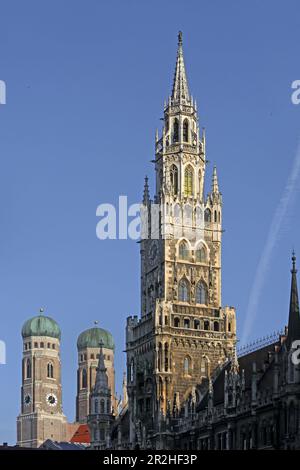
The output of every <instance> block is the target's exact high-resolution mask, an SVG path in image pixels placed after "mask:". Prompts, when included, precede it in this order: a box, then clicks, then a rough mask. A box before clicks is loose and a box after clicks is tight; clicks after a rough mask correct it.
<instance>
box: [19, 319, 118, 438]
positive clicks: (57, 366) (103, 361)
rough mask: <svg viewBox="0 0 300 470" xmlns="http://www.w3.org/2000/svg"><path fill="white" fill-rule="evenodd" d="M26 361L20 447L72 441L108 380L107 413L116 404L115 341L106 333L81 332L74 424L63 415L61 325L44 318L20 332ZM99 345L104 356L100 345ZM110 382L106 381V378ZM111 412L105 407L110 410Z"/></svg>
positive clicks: (85, 421) (23, 373)
mask: <svg viewBox="0 0 300 470" xmlns="http://www.w3.org/2000/svg"><path fill="white" fill-rule="evenodd" d="M22 337H23V361H22V387H21V413H20V415H19V416H18V419H17V442H18V445H20V446H22V447H39V446H40V445H42V444H43V443H44V442H45V440H46V439H51V440H53V441H58V442H62V441H68V440H69V439H70V437H71V436H72V435H73V433H74V431H75V429H76V423H77V426H78V425H79V424H83V423H87V421H88V417H89V416H90V415H91V414H92V411H93V410H92V402H93V392H94V391H95V388H96V384H97V381H98V382H99V381H100V380H101V377H102V376H103V369H105V377H106V378H107V390H109V414H111V415H112V414H113V411H114V410H115V408H116V406H117V403H116V397H115V370H114V348H115V346H114V340H113V337H112V335H111V334H110V333H109V332H108V331H106V330H103V329H102V328H98V327H94V328H91V329H89V330H86V331H84V332H83V333H81V334H80V335H79V337H78V340H77V350H78V370H77V396H76V423H72V424H69V423H67V420H66V417H65V415H64V414H63V410H62V384H61V360H60V339H61V331H60V328H59V326H58V324H57V323H56V322H55V321H54V320H53V319H52V318H50V317H47V316H45V315H43V312H42V311H41V312H40V315H38V316H36V317H33V318H31V319H29V320H28V321H26V322H25V324H24V326H23V328H22ZM100 344H101V346H102V347H101V351H100V350H99V345H100ZM104 380H106V379H104ZM106 410H107V407H106Z"/></svg>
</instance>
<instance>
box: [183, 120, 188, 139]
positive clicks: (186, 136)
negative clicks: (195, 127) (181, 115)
mask: <svg viewBox="0 0 300 470" xmlns="http://www.w3.org/2000/svg"><path fill="white" fill-rule="evenodd" d="M183 141H184V142H188V141H189V121H188V120H187V119H185V120H184V121H183Z"/></svg>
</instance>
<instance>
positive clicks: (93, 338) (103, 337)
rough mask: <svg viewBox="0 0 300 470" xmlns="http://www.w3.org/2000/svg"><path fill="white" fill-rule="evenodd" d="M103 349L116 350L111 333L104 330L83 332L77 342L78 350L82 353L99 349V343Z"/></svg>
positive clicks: (92, 329)
mask: <svg viewBox="0 0 300 470" xmlns="http://www.w3.org/2000/svg"><path fill="white" fill-rule="evenodd" d="M100 342H101V343H102V346H103V348H106V349H115V342H114V339H113V337H112V335H111V334H110V332H109V331H106V330H103V329H102V328H90V329H89V330H85V331H83V332H82V333H81V334H80V335H79V336H78V340H77V349H78V350H79V351H80V350H81V349H85V348H99V343H100Z"/></svg>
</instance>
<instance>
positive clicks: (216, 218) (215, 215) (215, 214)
mask: <svg viewBox="0 0 300 470" xmlns="http://www.w3.org/2000/svg"><path fill="white" fill-rule="evenodd" d="M214 221H215V223H217V222H218V215H217V211H215V212H214Z"/></svg>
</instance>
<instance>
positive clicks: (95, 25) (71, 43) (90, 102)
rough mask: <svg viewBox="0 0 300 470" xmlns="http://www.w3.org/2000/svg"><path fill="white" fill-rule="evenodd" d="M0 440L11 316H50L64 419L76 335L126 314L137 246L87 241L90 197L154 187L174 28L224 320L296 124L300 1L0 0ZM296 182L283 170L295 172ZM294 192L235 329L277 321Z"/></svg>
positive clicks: (119, 345)
mask: <svg viewBox="0 0 300 470" xmlns="http://www.w3.org/2000/svg"><path fill="white" fill-rule="evenodd" d="M0 18H1V19H0V21H1V28H0V79H2V80H5V81H6V84H7V104H6V105H5V106H0V159H1V171H0V217H1V231H0V259H1V263H0V318H1V328H0V339H2V340H5V341H6V344H7V365H5V366H0V383H1V387H0V442H2V441H9V442H11V443H13V442H15V421H16V416H17V414H18V412H19V408H20V385H21V355H22V341H21V336H20V330H21V327H22V324H23V322H24V321H25V320H26V319H27V318H29V317H30V316H33V315H35V314H37V313H38V309H39V307H40V306H45V307H46V311H47V314H49V315H50V316H53V318H55V319H56V320H57V321H58V322H59V324H60V326H61V329H62V367H63V370H62V372H63V387H64V388H63V395H64V411H65V413H66V414H67V416H68V419H69V420H72V419H74V410H75V393H76V359H77V355H76V339H77V336H78V334H79V333H80V332H81V331H82V330H83V329H86V328H88V327H90V326H92V324H93V321H94V320H95V319H98V320H99V322H100V325H101V326H102V327H104V328H107V329H109V330H110V331H111V332H112V334H113V335H114V337H115V341H116V370H117V376H118V389H119V390H120V379H121V375H122V370H123V367H124V354H123V352H122V351H123V349H124V326H125V319H126V317H127V316H128V315H129V314H139V276H140V274H139V246H138V245H137V244H136V243H135V242H133V241H99V240H98V239H97V238H96V235H95V228H96V223H97V218H96V215H95V212H96V207H97V205H98V204H100V203H102V202H112V203H115V202H116V201H117V200H118V196H119V194H127V195H128V197H129V201H130V202H132V203H133V202H137V201H138V200H139V199H140V197H141V194H142V189H143V178H144V175H145V174H146V173H148V175H149V177H150V183H151V189H152V190H153V172H152V170H153V168H152V165H151V163H150V160H151V159H152V158H153V155H154V154H153V149H154V135H155V129H156V127H159V126H160V125H161V122H160V121H159V118H160V117H161V116H162V109H163V101H164V99H165V98H167V96H168V94H169V92H170V89H171V82H172V78H173V71H174V65H175V56H176V46H177V32H178V30H179V29H181V30H182V31H183V40H184V51H185V61H186V68H187V73H188V78H189V84H190V88H191V91H192V93H193V95H194V96H195V98H196V99H197V101H198V107H199V111H200V126H205V127H206V130H207V158H208V159H209V160H210V162H211V164H210V165H209V166H208V170H207V176H208V183H210V175H211V170H212V165H213V164H216V165H217V168H218V173H219V181H220V187H221V190H222V193H223V201H224V228H225V233H224V237H223V304H229V305H234V306H236V309H237V317H238V327H239V331H241V330H242V328H243V324H245V316H246V312H247V308H248V304H249V296H250V292H251V288H252V286H253V282H254V279H255V276H256V272H257V266H258V263H259V260H260V258H261V255H262V254H263V252H264V246H265V242H266V239H267V236H268V232H269V229H270V224H271V222H272V218H273V215H274V213H275V211H276V208H277V206H278V204H279V201H280V199H281V197H282V194H283V192H284V188H285V186H286V183H287V180H288V177H289V174H290V171H291V169H292V166H293V161H294V158H295V155H296V149H297V145H298V141H299V136H300V106H295V105H292V103H291V99H290V95H291V88H290V87H291V83H292V81H293V80H296V79H300V59H299V47H298V45H299V39H300V37H299V36H300V6H299V2H297V1H296V0H295V1H285V2H283V1H282V2H274V1H264V2H262V1H258V0H251V1H248V2H246V1H229V0H227V1H226V2H225V1H223V0H222V1H221V0H220V1H208V0H207V1H199V0H197V1H189V2H182V1H173V0H172V1H171V0H169V1H164V2H162V1H153V0H151V1H148V2H146V1H143V2H141V1H124V0H122V1H121V0H119V1H114V0H112V1H110V2H104V1H99V0H89V1H83V0H80V1H79V0H68V1H63V2H62V1H58V0H51V1H44V2H41V1H40V0H36V1H33V0H27V1H26V2H20V1H16V0H7V1H5V0H2V1H1V3H0ZM296 186H299V182H298V181H297V185H296ZM299 202H300V201H299V193H298V192H296V194H295V197H294V200H293V204H290V205H289V210H288V213H287V214H285V216H284V220H283V224H282V227H281V230H280V233H279V235H280V236H279V237H278V240H277V243H276V246H275V249H274V250H273V251H272V253H271V257H270V263H269V269H268V271H267V273H266V275H265V276H264V278H265V279H264V281H265V282H264V284H263V287H262V292H261V296H260V298H259V302H258V307H257V311H256V312H255V316H254V322H253V325H252V328H251V330H250V331H249V332H247V338H248V339H252V338H256V337H261V336H263V335H265V334H268V333H270V332H272V331H274V330H275V329H278V328H281V327H282V326H283V325H284V324H285V323H286V320H287V314H288V301H289V288H290V274H289V269H290V253H291V249H292V248H293V247H295V249H296V250H297V251H298V252H299V256H300V236H299V235H300V222H299V220H300V218H299Z"/></svg>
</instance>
